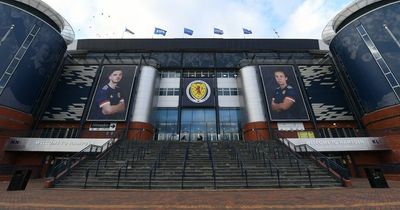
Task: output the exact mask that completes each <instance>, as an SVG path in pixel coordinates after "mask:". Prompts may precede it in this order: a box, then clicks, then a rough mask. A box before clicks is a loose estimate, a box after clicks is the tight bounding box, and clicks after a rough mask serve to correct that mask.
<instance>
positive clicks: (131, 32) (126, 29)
mask: <svg viewBox="0 0 400 210" xmlns="http://www.w3.org/2000/svg"><path fill="white" fill-rule="evenodd" d="M125 32H128V33H130V34H132V35H134V34H135V33H133V31H131V30H129V29H128V28H127V27H125Z"/></svg>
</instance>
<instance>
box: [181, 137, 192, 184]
mask: <svg viewBox="0 0 400 210" xmlns="http://www.w3.org/2000/svg"><path fill="white" fill-rule="evenodd" d="M189 148H190V141H187V142H186V147H185V155H184V157H183V163H182V177H181V178H182V179H181V189H183V181H184V179H185V175H186V163H187V160H188V159H189Z"/></svg>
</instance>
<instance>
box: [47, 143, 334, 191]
mask: <svg viewBox="0 0 400 210" xmlns="http://www.w3.org/2000/svg"><path fill="white" fill-rule="evenodd" d="M208 143H209V145H208V144H207V142H204V141H201V142H175V141H159V142H155V141H152V142H148V143H140V142H136V141H125V142H120V143H119V144H117V145H115V146H114V147H113V148H112V150H110V151H109V152H108V153H107V154H105V155H104V156H103V158H101V159H100V160H95V159H88V160H86V161H83V162H82V163H81V164H80V165H79V166H77V167H75V168H74V169H73V170H72V171H71V173H70V174H69V175H68V176H64V177H62V178H61V179H59V180H57V181H56V183H55V187H60V188H100V189H103V188H124V189H149V188H151V189H182V188H183V189H204V188H208V189H214V188H216V189H228V188H232V189H235V188H277V187H336V186H341V183H340V182H339V181H337V180H336V179H335V178H333V177H332V176H331V175H330V174H329V173H328V172H327V171H326V169H323V168H320V167H318V166H317V165H316V164H315V163H314V162H312V161H310V160H308V159H300V158H299V157H296V156H295V155H294V154H292V153H290V151H288V150H286V148H284V147H283V146H282V145H281V144H279V143H278V142H275V141H269V142H254V143H245V142H208ZM186 148H188V149H187V150H188V152H187V154H188V155H187V158H186V164H184V163H185V152H186ZM210 157H211V158H210ZM212 165H214V171H215V182H214V176H213V168H212ZM307 169H308V170H307ZM96 171H97V172H96ZM150 174H151V175H150ZM183 174H184V176H183ZM278 174H279V178H278ZM150 177H151V179H150ZM310 180H311V181H310Z"/></svg>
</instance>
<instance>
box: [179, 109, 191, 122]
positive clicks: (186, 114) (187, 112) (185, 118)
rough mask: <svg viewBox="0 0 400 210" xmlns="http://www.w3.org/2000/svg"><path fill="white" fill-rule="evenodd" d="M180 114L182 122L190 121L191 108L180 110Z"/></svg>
mask: <svg viewBox="0 0 400 210" xmlns="http://www.w3.org/2000/svg"><path fill="white" fill-rule="evenodd" d="M181 114H182V116H181V118H182V119H181V120H182V122H190V121H192V110H190V109H184V110H182V113H181Z"/></svg>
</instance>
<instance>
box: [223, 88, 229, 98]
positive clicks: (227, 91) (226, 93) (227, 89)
mask: <svg viewBox="0 0 400 210" xmlns="http://www.w3.org/2000/svg"><path fill="white" fill-rule="evenodd" d="M223 92H224V96H229V88H223Z"/></svg>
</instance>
